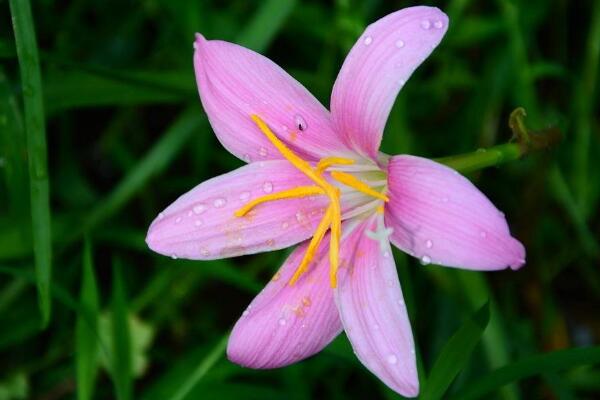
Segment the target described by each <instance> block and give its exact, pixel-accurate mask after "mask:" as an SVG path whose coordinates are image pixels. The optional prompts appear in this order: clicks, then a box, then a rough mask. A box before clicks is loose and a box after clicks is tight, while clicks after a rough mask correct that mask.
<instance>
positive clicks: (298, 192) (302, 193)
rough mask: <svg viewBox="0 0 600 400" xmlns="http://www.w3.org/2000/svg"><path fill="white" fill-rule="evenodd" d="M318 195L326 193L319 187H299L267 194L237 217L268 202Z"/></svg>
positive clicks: (246, 205) (245, 207)
mask: <svg viewBox="0 0 600 400" xmlns="http://www.w3.org/2000/svg"><path fill="white" fill-rule="evenodd" d="M317 194H325V191H324V190H323V189H321V188H320V187H318V186H299V187H296V188H293V189H289V190H284V191H281V192H277V193H273V194H267V195H265V196H261V197H258V198H256V199H254V200H252V201H249V202H248V203H246V204H245V205H244V206H243V207H242V208H240V209H239V210H237V211H236V212H235V216H236V217H243V216H244V215H246V214H247V213H248V212H249V211H250V210H252V209H253V208H254V207H256V206H257V205H259V204H262V203H265V202H267V201H273V200H281V199H293V198H298V197H306V196H313V195H317Z"/></svg>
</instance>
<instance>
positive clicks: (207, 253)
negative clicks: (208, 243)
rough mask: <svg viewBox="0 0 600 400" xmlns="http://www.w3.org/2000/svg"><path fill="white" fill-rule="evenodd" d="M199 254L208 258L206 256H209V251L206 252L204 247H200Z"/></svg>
mask: <svg viewBox="0 0 600 400" xmlns="http://www.w3.org/2000/svg"><path fill="white" fill-rule="evenodd" d="M200 254H201V255H202V256H203V257H206V256H208V255H209V254H210V251H208V249H207V248H206V247H201V248H200Z"/></svg>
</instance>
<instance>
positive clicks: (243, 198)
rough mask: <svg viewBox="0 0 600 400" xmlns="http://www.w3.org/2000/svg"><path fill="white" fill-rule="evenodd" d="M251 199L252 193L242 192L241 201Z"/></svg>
mask: <svg viewBox="0 0 600 400" xmlns="http://www.w3.org/2000/svg"><path fill="white" fill-rule="evenodd" d="M249 198H250V192H242V193H241V194H240V200H242V201H245V200H248V199H249Z"/></svg>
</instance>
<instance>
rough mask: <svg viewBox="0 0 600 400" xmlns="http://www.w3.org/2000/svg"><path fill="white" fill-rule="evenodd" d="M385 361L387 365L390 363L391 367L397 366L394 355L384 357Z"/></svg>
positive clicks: (396, 359) (396, 358)
mask: <svg viewBox="0 0 600 400" xmlns="http://www.w3.org/2000/svg"><path fill="white" fill-rule="evenodd" d="M386 360H387V362H388V363H390V364H392V365H394V364H397V363H398V357H396V355H395V354H389V355H388V356H387V357H386Z"/></svg>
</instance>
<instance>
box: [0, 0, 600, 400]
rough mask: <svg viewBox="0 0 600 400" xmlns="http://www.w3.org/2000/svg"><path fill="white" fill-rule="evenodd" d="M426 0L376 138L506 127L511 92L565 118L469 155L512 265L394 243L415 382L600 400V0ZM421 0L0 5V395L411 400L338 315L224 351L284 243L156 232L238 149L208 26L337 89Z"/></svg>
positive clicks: (421, 145)
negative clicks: (363, 351) (279, 364)
mask: <svg viewBox="0 0 600 400" xmlns="http://www.w3.org/2000/svg"><path fill="white" fill-rule="evenodd" d="M9 3H10V7H9ZM423 3H425V4H428V5H436V6H438V7H440V8H441V9H442V10H444V11H445V12H446V13H447V14H448V15H449V17H450V24H451V25H450V30H449V31H448V34H447V35H446V37H445V39H444V40H443V42H442V43H441V45H440V46H439V47H438V49H437V50H436V51H435V52H434V53H433V55H432V56H431V57H430V58H429V59H428V60H427V61H426V62H425V63H424V65H423V66H422V67H421V68H420V69H419V70H417V72H416V73H415V74H414V76H413V77H412V78H411V80H410V81H409V82H408V83H407V85H406V86H405V88H404V89H403V90H402V93H401V95H400V96H399V98H398V99H397V101H396V105H395V107H394V109H393V111H392V114H391V116H390V120H389V123H388V126H387V132H386V135H385V139H384V148H383V150H384V151H385V152H387V153H390V154H394V153H411V154H416V155H421V156H425V157H432V158H434V157H444V156H449V155H453V154H457V153H463V152H471V151H476V150H477V149H484V148H488V147H491V146H494V145H497V144H502V143H505V142H507V141H508V140H509V139H510V135H511V133H510V130H509V129H508V126H507V119H508V115H509V114H510V112H511V111H512V110H513V109H514V108H516V107H518V106H523V107H524V108H525V109H526V110H527V113H528V117H527V120H526V121H527V124H528V125H529V126H531V127H532V128H533V129H544V128H548V127H558V128H560V129H561V131H562V132H563V134H564V137H563V140H562V142H561V143H559V144H558V145H556V146H554V147H553V148H552V149H550V150H546V151H542V152H536V153H534V154H530V155H528V156H527V157H525V158H524V159H522V160H518V161H513V162H510V163H505V164H502V165H500V166H498V167H493V168H488V169H485V170H481V171H475V172H473V173H470V174H469V175H468V176H469V177H470V178H471V179H472V180H473V181H474V182H475V183H476V184H477V185H478V187H479V188H481V189H482V191H483V192H484V193H486V194H487V195H488V196H489V197H490V198H491V199H492V201H493V202H494V203H495V204H496V205H497V206H498V208H500V209H501V210H503V211H504V212H505V213H506V216H507V219H508V221H509V224H510V226H511V230H512V232H513V234H514V235H515V236H516V237H517V238H519V239H520V240H521V241H522V242H523V243H524V244H525V246H526V248H527V265H526V266H525V267H524V268H523V269H521V270H520V271H519V272H511V271H503V272H496V273H487V274H482V273H476V272H465V271H460V270H455V269H452V270H451V269H445V268H442V267H438V266H435V265H430V266H422V265H420V264H419V263H418V262H416V260H413V259H411V258H409V257H406V256H405V255H403V254H401V253H399V252H398V253H396V254H395V256H396V262H397V264H398V269H399V272H400V276H401V281H402V285H403V289H404V293H405V296H406V302H407V305H408V308H409V312H410V316H411V319H412V323H413V331H414V335H415V340H416V343H417V348H418V357H419V368H420V377H421V388H422V398H424V399H425V398H427V399H433V398H454V399H469V398H485V399H506V400H516V399H537V398H544V399H597V398H600V368H599V365H600V347H598V342H599V340H600V317H599V309H600V270H599V268H598V267H599V260H600V258H599V255H600V246H599V244H598V243H599V241H600V235H599V233H598V232H599V231H600V215H599V213H598V202H599V195H600V184H599V183H600V157H598V156H599V155H600V152H599V148H600V140H599V139H600V125H599V123H598V115H599V107H598V73H599V68H598V58H599V54H600V1H594V0H589V1H568V0H493V1H475V0H447V1H424V2H423ZM416 4H421V3H415V2H412V1H383V0H380V1H377V0H372V1H352V0H338V1H328V2H325V1H322V2H319V1H301V0H264V1H241V0H239V1H235V0H234V1H204V0H194V1H185V0H177V1H175V0H139V1H131V0H127V1H117V0H105V1H100V0H97V1H83V0H78V1H51V0H37V1H34V2H33V4H31V14H32V16H33V22H32V19H31V18H30V15H29V13H28V2H27V1H25V0H11V1H10V2H6V1H2V2H0V59H1V66H0V400H4V399H24V398H28V399H29V398H30V399H40V400H42V399H43V400H56V399H71V398H79V399H82V400H83V399H91V398H94V399H114V398H118V399H125V400H126V399H144V400H154V399H157V400H164V399H173V400H181V399H234V398H235V399H290V400H292V399H294V400H295V399H299V400H300V399H313V398H327V399H348V398H356V399H363V398H370V399H371V398H373V399H375V398H382V399H392V398H398V396H397V395H395V394H394V393H392V392H391V391H390V390H388V389H387V388H386V387H385V386H384V385H383V384H382V383H381V382H379V381H378V380H377V379H376V378H375V377H373V376H372V375H371V374H370V373H369V372H368V371H367V370H366V369H365V368H364V367H362V366H361V364H360V363H359V362H358V361H357V360H356V359H355V357H354V355H353V354H352V351H351V350H350V348H349V345H348V342H347V340H346V338H345V337H344V336H343V335H341V336H340V338H338V339H337V340H336V341H335V342H334V343H333V344H332V345H331V346H329V347H328V348H327V349H325V350H324V351H323V352H322V353H320V354H319V355H317V356H315V357H313V358H311V359H309V360H306V361H304V362H301V363H299V364H296V365H294V366H291V367H288V368H284V369H280V370H273V371H253V370H247V369H243V368H240V367H238V366H235V365H233V364H231V363H229V362H228V361H227V360H226V359H225V357H224V346H225V341H226V338H227V333H228V330H229V329H230V328H231V326H232V325H233V323H234V322H235V321H236V319H237V318H238V316H239V315H240V314H241V311H242V310H243V309H244V308H245V306H246V305H247V303H248V302H249V301H250V300H251V299H252V298H253V296H254V295H255V294H256V293H257V292H258V291H259V290H260V289H261V287H262V286H263V285H264V283H265V282H266V281H267V280H268V279H269V277H270V276H271V275H272V273H273V272H274V271H275V270H276V268H277V267H278V266H279V264H280V263H281V262H282V260H283V259H284V258H285V256H286V254H287V252H285V251H282V252H276V253H268V254H260V255H256V256H248V257H241V258H236V259H229V260H222V261H214V262H192V261H184V260H171V259H169V258H166V257H161V256H158V255H156V254H153V253H152V252H151V251H149V250H148V249H147V247H146V245H145V243H144V237H145V233H146V229H147V227H148V225H149V223H150V222H151V221H152V219H153V218H154V217H155V215H156V214H157V213H158V212H159V211H161V210H162V209H164V208H165V207H166V206H167V205H168V204H170V203H171V202H172V201H173V200H174V199H175V198H177V196H179V195H180V194H182V193H184V192H185V191H187V190H188V189H190V188H191V187H193V186H195V185H196V184H197V183H199V182H201V181H203V180H205V179H207V178H210V177H212V176H214V175H217V174H220V173H223V172H226V171H229V170H231V169H232V168H235V167H237V166H240V165H241V162H240V161H239V160H237V159H235V158H234V157H233V156H232V155H230V154H229V153H227V152H226V151H225V150H224V149H223V148H222V147H221V146H220V144H219V143H218V142H217V140H216V138H215V136H214V134H213V133H212V130H211V128H210V126H209V124H208V122H207V119H206V116H205V114H204V112H203V110H202V107H201V105H200V102H199V99H198V94H197V90H196V84H195V81H194V76H193V67H192V41H193V34H194V32H202V33H203V34H204V35H205V36H206V37H207V38H210V39H213V38H218V39H224V40H229V41H233V42H236V43H239V44H242V45H244V46H247V47H250V48H252V49H254V50H256V51H259V52H261V53H263V54H265V55H267V56H268V57H270V58H271V59H273V60H274V61H275V62H276V63H278V64H279V65H281V66H282V67H283V68H284V69H286V70H287V71H288V72H290V73H291V74H292V75H293V76H294V77H295V78H296V79H298V80H299V81H300V82H302V83H303V84H304V85H305V86H306V87H307V88H309V90H310V91H312V92H313V93H314V94H315V95H316V96H317V97H318V98H319V99H320V100H321V101H322V102H323V104H325V105H328V103H329V93H330V91H331V87H332V85H333V82H334V80H335V77H336V74H337V71H338V69H339V67H340V65H341V63H342V61H343V59H344V56H345V54H346V52H347V51H348V50H349V48H350V47H351V46H352V44H353V43H354V41H355V40H356V38H357V37H358V36H359V35H360V33H361V32H362V30H363V29H364V27H365V26H366V25H367V24H369V23H370V22H373V21H375V20H377V19H378V18H381V17H383V16H384V15H386V14H387V13H389V12H392V11H395V10H397V9H400V8H403V7H406V6H410V5H416ZM11 13H12V17H13V21H14V22H15V25H14V26H13V25H12V23H11ZM34 25H35V37H36V38H37V47H38V48H39V63H38V62H37V57H36V54H35V53H36V51H35V49H36V47H35V43H34V41H33V40H32V39H33V36H32V34H33V32H32V28H34ZM13 28H16V31H15V30H13ZM15 33H16V34H17V35H16V39H17V40H16V41H15ZM18 56H19V57H20V61H21V70H20V66H19V57H18ZM40 70H41V81H40V80H39V79H37V76H38V75H37V73H38V71H40ZM42 102H43V103H42ZM42 105H43V107H42ZM44 127H45V132H44ZM44 136H45V137H46V143H44V140H40V139H41V138H44ZM46 157H47V161H46ZM46 167H47V168H46ZM48 186H49V194H48V192H47V188H48ZM30 192H31V193H30ZM32 216H33V220H32ZM49 220H51V225H50V224H49ZM32 221H33V222H32ZM34 249H35V252H36V257H34V255H33V254H34V252H33V250H34ZM50 266H51V268H52V273H51V278H50ZM488 299H489V306H485V304H486V303H487V302H488ZM50 306H51V307H50ZM482 306H483V307H482Z"/></svg>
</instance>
